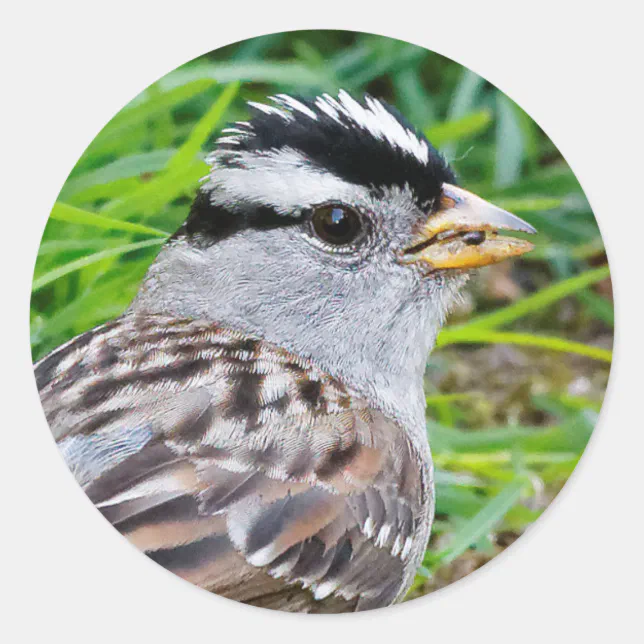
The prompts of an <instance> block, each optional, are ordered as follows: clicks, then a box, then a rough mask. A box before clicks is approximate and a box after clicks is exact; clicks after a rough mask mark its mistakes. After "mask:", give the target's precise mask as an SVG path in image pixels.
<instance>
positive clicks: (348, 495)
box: [31, 31, 613, 613]
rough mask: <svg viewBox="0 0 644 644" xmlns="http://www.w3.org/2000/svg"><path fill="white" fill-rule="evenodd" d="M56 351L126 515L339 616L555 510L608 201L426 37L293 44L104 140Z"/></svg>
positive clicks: (54, 326) (189, 67) (594, 351)
mask: <svg viewBox="0 0 644 644" xmlns="http://www.w3.org/2000/svg"><path fill="white" fill-rule="evenodd" d="M31 337H32V343H33V356H34V361H35V376H36V380H37V384H38V389H39V392H40V398H41V401H42V405H43V409H44V412H45V416H46V418H47V421H48V423H49V426H50V428H51V431H52V433H53V435H54V437H55V440H56V442H57V445H58V447H59V449H60V452H61V454H62V456H63V458H64V460H65V462H66V464H67V466H68V467H69V469H70V470H71V472H72V474H73V476H74V477H75V478H76V480H77V481H78V484H79V485H80V486H82V488H83V490H84V491H85V493H86V494H87V496H88V497H89V498H90V499H91V501H92V502H93V504H94V505H95V506H96V509H97V510H98V511H99V512H100V513H101V514H102V515H103V516H104V517H105V519H106V520H107V522H109V523H111V524H112V526H113V527H114V528H116V529H117V530H118V531H119V532H120V533H121V534H122V535H123V536H124V537H125V538H126V539H128V540H129V541H130V542H131V543H133V544H134V545H135V546H136V547H137V548H139V549H140V550H141V552H142V553H144V554H145V555H146V556H148V557H149V558H150V559H152V560H153V561H155V562H157V563H158V564H159V565H161V566H163V567H164V568H166V569H168V570H170V571H171V572H173V573H175V574H176V575H177V576H178V577H181V578H182V579H184V580H187V581H189V582H192V583H193V584H196V585H197V586H200V587H202V588H204V589H205V590H208V591H211V592H213V593H216V594H219V595H222V596H224V597H227V598H230V599H234V600H237V601H240V602H244V603H246V604H249V605H253V606H258V607H264V608H271V609H276V610H282V611H289V612H305V613H336V612H354V611H363V610H370V609H374V608H381V607H386V606H389V605H392V604H395V603H398V602H402V601H408V600H410V599H413V598H417V597H420V596H423V595H426V594H428V593H431V592H432V591H434V590H436V589H439V588H441V587H444V586H446V585H448V584H450V583H452V582H454V581H456V580H458V579H460V578H462V577H464V576H466V575H467V574H469V573H470V572H472V571H473V570H475V569H477V568H479V567H481V566H482V565H484V564H485V563H486V562H488V561H489V560H490V559H492V558H493V557H495V556H496V555H497V554H499V553H500V552H501V551H503V550H504V549H505V548H507V547H508V546H510V545H511V544H513V543H514V541H516V540H517V539H519V538H520V536H521V535H522V534H523V533H524V532H525V530H526V529H527V528H528V527H529V526H530V525H531V524H532V523H533V522H534V521H536V520H538V518H539V516H540V515H541V513H542V512H543V511H544V509H545V508H546V507H547V506H548V504H549V503H550V502H551V501H552V499H553V498H554V497H555V496H556V494H557V493H558V492H559V490H560V489H561V487H562V486H563V485H564V483H565V482H566V480H567V479H568V477H569V476H570V475H571V473H572V471H573V469H574V468H575V466H576V464H577V462H578V460H579V458H580V457H581V455H582V453H583V451H584V448H585V447H586V444H587V442H588V440H589V439H590V436H591V433H592V431H593V428H594V425H595V422H596V419H597V414H598V412H599V409H600V406H601V403H602V397H603V394H604V391H605V388H606V383H607V379H608V375H609V369H610V360H611V346H612V337H613V306H612V293H611V282H610V275H609V269H608V264H607V259H606V255H605V252H604V248H603V245H602V238H601V235H600V233H599V230H598V227H597V224H596V222H595V219H594V216H593V213H592V210H591V208H590V206H589V204H588V202H587V200H586V198H585V196H584V193H583V191H582V189H581V187H580V186H579V184H578V182H577V180H576V179H575V176H574V174H573V172H572V170H571V169H570V168H569V167H568V165H567V164H566V162H565V160H564V159H563V158H562V156H561V154H560V153H559V152H558V150H557V148H556V147H555V145H554V144H553V143H552V142H551V141H550V139H549V138H548V137H547V136H546V135H545V134H544V133H543V132H542V131H541V129H540V128H539V126H538V125H537V124H536V123H535V122H534V121H533V120H532V119H531V118H530V117H529V116H528V115H527V114H526V113H525V112H523V111H522V110H521V108H520V107H519V106H517V105H516V104H515V103H514V102H513V101H512V100H511V99H510V98H509V97H508V96H506V95H505V94H504V93H503V92H502V91H500V90H499V89H497V88H496V87H494V86H492V85H491V84H490V83H488V82H486V81H485V80H484V79H483V78H481V77H480V76H478V75H477V74H475V73H474V72H472V71H470V70H468V69H465V68H463V67H461V66H460V65H458V64H457V63H455V62H453V61H451V60H449V59H446V58H444V57H442V56H439V55H438V54H435V53H433V52H431V51H428V50H426V49H423V48H420V47H417V46H414V45H411V44H408V43H405V42H401V41H397V40H392V39H389V38H385V37H381V36H375V35H370V34H362V33H353V32H340V31H306V32H285V33H276V34H272V35H269V36H262V37H259V38H256V39H252V40H248V41H244V42H240V43H237V44H234V45H231V46H228V47H225V48H222V49H218V50H216V51H212V52H209V53H207V54H204V55H203V56H201V57H200V58H198V59H195V60H193V61H191V62H189V63H187V64H185V65H183V66H181V67H179V68H177V69H176V70H174V71H171V72H170V73H169V74H167V75H166V76H164V77H163V78H161V79H159V80H158V81H157V82H156V83H154V84H153V85H151V86H150V87H148V88H146V89H144V90H143V91H142V92H141V94H139V95H138V96H136V97H135V98H134V99H133V100H132V101H131V102H130V103H129V104H128V105H126V106H125V107H124V108H123V109H122V110H121V111H120V112H119V113H118V114H116V115H115V116H114V118H113V119H112V120H111V121H110V122H109V123H108V124H107V125H106V126H105V127H104V128H103V129H102V130H101V131H100V132H99V134H98V135H97V136H96V138H95V139H94V140H93V141H92V142H91V143H90V144H89V146H88V147H87V149H86V150H85V152H84V154H83V155H82V157H81V158H80V159H79V160H78V162H77V163H76V165H75V167H74V168H73V169H72V170H71V172H70V175H69V177H68V179H67V181H66V182H65V184H64V186H63V187H62V189H61V191H60V195H59V197H58V199H57V201H56V203H55V204H54V206H53V209H52V212H51V216H50V218H49V221H48V224H47V227H46V230H45V232H44V235H43V239H42V243H41V246H40V251H39V254H38V261H37V264H36V268H35V275H34V280H33V296H32V300H31ZM61 529H65V527H64V526H61ZM71 529H72V528H71V526H70V530H71ZM74 529H75V530H77V529H78V528H77V527H76V528H74ZM106 529H107V528H106ZM168 579H170V577H168ZM168 583H170V581H169V582H168Z"/></svg>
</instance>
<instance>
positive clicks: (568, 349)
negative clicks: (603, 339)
mask: <svg viewBox="0 0 644 644" xmlns="http://www.w3.org/2000/svg"><path fill="white" fill-rule="evenodd" d="M481 343H483V344H488V343H489V344H517V345H521V346H524V347H538V348H540V349H549V350H551V351H561V352H563V353H576V354H577V355H580V356H585V357H587V358H592V359H593V360H602V361H604V362H611V361H612V358H613V353H612V351H609V350H608V349H601V348H599V347H591V346H589V345H587V344H583V343H581V342H573V341H571V340H565V339H564V338H555V337H552V336H545V335H531V334H530V333H512V332H509V331H488V330H486V329H478V328H469V327H468V328H463V329H449V330H447V332H445V331H443V332H441V333H440V335H439V336H438V339H437V341H436V346H437V347H445V346H447V345H449V344H481Z"/></svg>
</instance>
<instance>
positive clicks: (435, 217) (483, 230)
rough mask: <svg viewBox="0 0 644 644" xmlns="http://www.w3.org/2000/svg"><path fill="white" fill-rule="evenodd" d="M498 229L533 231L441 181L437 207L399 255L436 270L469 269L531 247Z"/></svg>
mask: <svg viewBox="0 0 644 644" xmlns="http://www.w3.org/2000/svg"><path fill="white" fill-rule="evenodd" d="M500 230H516V231H519V232H523V233H536V232H537V231H536V230H535V229H534V228H533V227H532V226H531V225H530V224H528V223H526V222H525V221H523V220H522V219H519V218H518V217H516V216H515V215H512V214H511V213H509V212H507V211H505V210H503V209H501V208H498V207H497V206H494V205H492V204H491V203H489V202H487V201H484V200H483V199H481V198H480V197H477V196H476V195H474V194H472V193H471V192H468V191H467V190H463V189H462V188H458V187H457V186H453V185H451V184H449V183H445V184H443V191H442V196H441V199H440V204H439V207H438V210H437V211H435V212H434V213H432V215H431V216H430V217H429V219H428V220H427V221H426V222H425V223H424V224H423V225H422V227H421V229H420V230H419V231H418V233H417V235H416V237H415V238H414V240H413V241H412V244H411V246H410V247H408V248H407V249H406V250H405V254H404V257H403V259H404V261H405V262H407V263H424V264H428V265H429V267H430V268H431V269H436V270H442V269H447V268H455V269H469V268H477V267H479V266H487V265H488V264H496V263H497V262H501V261H503V260H504V259H508V258H510V257H518V256H519V255H523V254H524V253H527V252H529V251H531V250H532V249H533V248H534V246H533V245H532V244H531V243H530V242H528V241H525V240H523V239H516V238H513V237H505V236H499V234H498V232H499V231H500Z"/></svg>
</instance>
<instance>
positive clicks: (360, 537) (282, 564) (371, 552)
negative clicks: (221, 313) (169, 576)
mask: <svg viewBox="0 0 644 644" xmlns="http://www.w3.org/2000/svg"><path fill="white" fill-rule="evenodd" d="M36 377H37V381H38V386H39V390H40V394H41V400H42V402H43V407H44V409H45V413H46V416H47V419H48V421H49V423H50V426H51V428H52V432H53V433H54V435H55V436H56V439H57V441H58V444H59V446H60V448H61V450H62V451H63V454H64V456H65V458H66V460H67V462H68V464H69V466H70V468H71V469H72V471H73V472H74V473H75V475H76V476H77V478H78V480H79V482H80V483H81V484H82V485H83V487H84V489H85V491H86V492H87V494H88V495H89V496H90V498H91V499H92V501H93V502H94V503H95V504H96V505H97V507H98V508H99V510H100V511H101V512H102V513H103V514H104V516H105V517H106V518H107V519H108V520H109V521H110V522H111V523H112V524H113V525H114V526H115V527H116V528H117V529H118V530H119V531H120V532H121V533H123V534H124V535H125V536H127V537H128V538H129V539H130V540H131V541H132V542H133V543H134V544H135V545H137V547H139V548H140V549H141V550H143V551H144V552H145V553H146V554H147V555H148V556H149V557H150V558H152V559H153V560H155V561H157V562H158V563H159V564H161V565H163V566H164V567H166V568H168V569H169V570H171V571H173V572H175V573H176V574H178V575H179V576H181V577H183V578H184V579H187V580H189V581H192V582H193V583H195V584H197V585H200V586H202V587H204V588H207V589H208V590H212V591H213V592H216V593H218V594H221V595H224V596H227V597H231V598H233V599H237V600H240V601H244V602H247V603H251V604H255V605H258V606H265V607H269V608H278V609H281V610H289V611H303V612H344V611H350V610H364V609H369V608H375V607H377V606H382V605H387V604H389V603H391V602H392V601H394V600H395V599H396V597H397V596H398V595H399V593H400V592H401V589H404V585H405V583H406V580H407V579H408V578H409V575H410V574H411V573H413V568H414V566H415V565H416V563H417V561H416V554H417V553H418V552H419V550H420V549H421V548H422V546H424V544H423V543H419V541H418V540H419V539H420V540H422V538H423V537H422V535H423V534H424V531H423V530H422V529H421V528H420V527H419V523H420V522H421V521H423V520H424V519H426V518H427V512H428V509H427V506H428V504H429V503H430V501H431V500H430V498H429V491H428V489H427V484H426V479H425V475H424V474H423V472H422V471H421V465H420V463H421V460H420V458H419V456H418V455H417V454H416V453H415V452H414V450H413V449H412V448H411V446H410V444H409V443H408V441H407V439H406V438H405V435H404V432H403V431H402V430H401V429H400V428H399V427H398V426H396V425H395V424H394V423H393V422H391V421H389V420H388V419H387V418H385V417H384V416H383V415H382V414H381V413H380V412H378V411H376V410H374V409H373V408H371V407H370V406H369V405H367V404H366V403H365V401H363V400H362V399H361V398H360V397H358V396H355V395H352V393H351V392H349V391H347V390H346V388H345V387H343V386H342V385H341V383H339V382H338V381H337V380H334V379H333V378H331V377H330V376H328V375H327V374H325V373H324V372H321V371H320V370H319V369H317V368H316V367H315V366H314V365H312V364H311V363H309V362H307V361H305V360H302V359H300V358H298V357H297V356H294V355H292V354H290V353H288V352H286V351H284V350H282V349H279V348H278V347H275V346H273V345H271V344H269V343H266V342H264V341H261V340H259V339H257V338H249V337H247V336H244V335H243V334H241V333H238V332H235V331H231V330H228V329H224V328H220V327H216V326H214V325H213V324H212V323H209V322H203V321H194V320H176V319H170V318H165V317H161V316H148V317H144V318H142V317H135V316H127V317H124V318H121V319H119V320H117V321H115V322H113V323H110V324H108V325H105V326H104V327H99V328H98V329H95V330H93V331H91V332H89V333H88V334H85V335H83V336H79V337H78V338H76V339H75V340H74V341H72V342H71V343H68V344H67V345H65V346H64V347H62V348H61V349H59V350H57V351H56V352H54V353H52V354H50V355H49V356H47V357H46V358H45V359H44V360H42V361H41V362H40V363H38V364H37V365H36ZM419 534H420V535H421V536H419Z"/></svg>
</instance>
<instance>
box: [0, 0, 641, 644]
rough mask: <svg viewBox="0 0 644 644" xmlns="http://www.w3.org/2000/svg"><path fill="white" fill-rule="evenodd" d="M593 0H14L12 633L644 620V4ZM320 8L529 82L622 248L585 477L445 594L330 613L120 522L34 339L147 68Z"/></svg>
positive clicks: (7, 383)
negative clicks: (70, 228) (102, 140)
mask: <svg viewBox="0 0 644 644" xmlns="http://www.w3.org/2000/svg"><path fill="white" fill-rule="evenodd" d="M592 4H593V5H594V6H592V7H591V3H588V2H575V1H570V0H568V1H565V0H559V2H548V1H545V0H541V1H538V2H537V1H535V0H528V1H525V2H516V1H515V2H495V1H493V0H479V1H478V2H466V3H463V2H456V1H454V0H451V1H447V0H442V1H441V2H422V3H416V4H415V6H414V4H412V3H411V2H403V1H400V0H398V1H396V2H395V3H387V4H384V3H376V2H375V1H371V2H349V1H348V0H345V1H344V2H331V1H329V0H326V1H324V2H318V3H314V2H303V1H302V0H300V1H299V2H277V0H273V1H272V2H271V1H270V0H265V1H264V2H261V3H253V2H250V0H245V1H242V2H236V3H231V2H225V1H224V2H221V1H219V2H218V1H217V0H211V1H210V2H201V3H197V2H192V1H187V0H182V1H181V2H177V1H176V0H175V1H174V2H165V3H163V2H161V1H157V2H147V1H146V2H143V1H135V0H130V1H129V2H118V1H111V2H85V3H82V2H64V1H62V0H58V1H56V2H51V3H47V4H46V3H44V2H31V3H21V4H18V3H16V2H12V3H11V5H10V9H9V8H5V9H4V14H5V15H4V17H3V19H2V22H3V29H2V31H3V36H2V38H1V39H0V46H1V47H2V53H3V56H2V67H3V74H2V88H3V90H2V92H3V98H2V101H1V103H0V105H1V107H0V109H2V119H1V121H0V123H2V126H3V128H2V129H3V133H2V137H1V138H0V144H1V148H0V159H1V160H2V162H3V163H2V166H3V169H2V182H1V185H2V192H1V194H2V237H1V240H2V241H1V243H2V252H1V253H0V259H1V261H2V264H3V266H2V268H1V270H0V275H1V276H2V296H3V301H4V303H5V304H4V306H3V307H2V308H3V315H2V325H3V327H2V335H1V336H0V338H1V339H2V368H1V369H0V373H1V374H2V379H3V382H2V387H1V389H0V391H2V397H3V402H2V422H1V425H0V427H1V431H2V436H1V438H2V443H1V450H2V451H1V460H0V474H1V476H2V485H1V486H0V490H1V493H2V528H1V530H0V539H1V540H2V548H1V550H0V553H1V555H2V559H1V563H0V576H1V580H2V584H1V586H0V587H1V588H2V589H3V590H4V592H5V593H6V594H5V596H4V598H3V599H2V600H1V604H0V605H1V606H2V613H3V617H2V618H0V628H1V629H2V630H3V631H6V636H5V637H4V638H3V639H4V641H11V642H23V641H25V642H26V641H29V642H31V641H34V642H41V641H44V642H50V641H64V642H69V643H75V642H83V643H84V644H85V643H88V644H89V643H92V644H93V643H95V642H99V643H100V642H134V641H142V642H148V641H155V642H191V641H192V642H222V641H226V640H229V641H235V642H237V641H246V640H249V641H250V640H251V639H254V640H255V641H257V642H262V643H264V642H278V641H279V642H293V641H298V642H300V641H306V643H307V644H309V643H314V642H329V641H333V642H340V641H342V642H345V641H346V642H351V641H353V642H359V643H360V644H362V643H363V642H367V641H369V642H371V641H383V642H384V641H389V642H392V641H393V642H401V643H402V642H408V641H419V642H423V643H425V642H427V643H434V642H437V641H439V640H443V641H449V642H521V643H525V642H546V641H547V642H565V641H582V640H583V641H600V640H605V639H606V638H610V639H611V640H612V641H615V642H620V643H621V642H632V641H640V642H641V641H642V639H641V637H642V632H643V631H644V628H643V626H642V620H641V617H640V611H641V609H642V594H643V593H642V572H643V567H642V559H643V557H644V544H643V539H642V536H643V535H642V521H641V514H640V513H641V510H642V492H643V489H642V488H643V486H642V469H643V468H644V464H643V463H644V461H643V456H642V448H643V447H644V445H643V441H642V435H643V434H644V422H643V420H642V409H643V406H644V390H643V387H642V368H643V367H642V358H643V357H644V356H643V355H642V354H643V351H642V346H643V343H644V341H643V340H642V333H643V329H644V327H643V324H642V316H643V313H644V311H643V307H642V292H643V289H642V278H643V270H642V262H644V208H643V200H642V169H643V163H642V142H643V141H642V119H643V117H642V96H641V93H642V73H641V64H642V53H643V51H642V46H641V44H638V41H639V42H640V43H641V34H640V33H639V30H640V28H641V16H640V17H639V18H638V17H637V16H636V11H637V9H638V4H639V3H635V2H624V1H621V0H614V1H613V2H610V3H592ZM9 11H12V12H13V15H9ZM305 27H306V28H322V27H326V28H345V29H355V30H362V31H371V32H375V33H381V34H384V35H387V36H393V37H397V38H401V39H403V40H408V41H411V42H414V43H417V44H420V45H424V46H426V47H428V48H430V49H433V50H435V51H437V52H439V53H441V54H443V55H446V56H449V57H451V58H453V59H455V60H457V61H458V62H460V63H462V64H463V65H466V66H468V67H470V68H472V69H473V70H474V71H476V72H478V73H479V74H481V75H483V76H484V77H485V78H487V79H488V80H490V81H492V82H493V83H495V84H496V85H498V86H499V87H500V88H501V89H502V90H503V91H505V92H506V93H507V94H509V95H510V97H512V98H513V99H514V100H515V101H517V102H518V103H519V105H521V106H522V107H523V108H524V109H525V110H526V111H527V112H528V113H529V114H530V115H531V116H532V117H533V118H535V119H536V120H537V121H538V122H539V124H540V125H541V126H542V127H543V128H544V129H545V131H546V132H547V133H548V135H549V136H550V137H551V138H552V139H553V141H554V142H555V143H556V144H557V145H558V147H559V149H560V150H561V151H562V152H563V154H564V156H565V157H566V159H567V160H568V162H569V163H570V165H571V166H572V168H573V169H574V171H575V172H576V174H577V176H578V177H579V179H580V181H581V183H582V185H583V187H584V189H585V190H586V192H587V195H588V197H589V199H590V202H591V204H592V205H593V208H594V210H595V213H596V215H597V218H598V220H599V224H600V226H601V229H602V232H603V234H604V237H605V242H606V246H607V248H608V251H609V259H610V262H611V268H612V275H613V280H614V286H615V297H616V309H617V322H618V328H617V334H616V359H615V364H614V368H613V374H612V377H611V383H610V386H609V392H608V395H607V399H606V404H605V408H604V410H603V412H602V415H601V420H600V423H599V425H598V427H597V430H596V432H595V435H594V437H593V439H592V441H591V444H590V446H589V448H588V450H587V453H586V455H585V456H584V458H583V460H582V462H581V464H580V466H579V467H578V468H577V471H576V472H575V474H574V475H573V478H572V479H571V482H570V483H569V485H568V486H567V487H566V489H565V490H564V492H563V493H562V494H561V495H560V497H559V498H558V499H557V500H556V502H555V503H554V504H553V506H552V507H551V508H550V509H549V510H548V511H547V513H546V515H545V517H544V518H543V519H542V520H540V521H539V522H538V523H537V525H536V526H535V527H534V528H532V529H531V530H530V533H529V534H528V535H526V536H524V537H523V538H521V539H520V540H519V542H518V544H517V545H515V546H514V547H512V548H511V549H510V550H509V551H508V552H506V553H504V555H502V556H500V557H498V558H497V559H496V560H494V562H492V563H491V564H488V565H487V566H485V568H484V569H483V570H482V571H481V572H478V573H476V574H474V575H471V576H470V577H469V578H467V579H466V580H464V581H462V582H460V583H457V584H455V585H452V586H451V587H449V588H448V589H446V590H443V591H441V592H439V593H436V594H434V595H432V596H431V597H427V598H424V599H421V600H417V601H414V602H412V603H408V604H405V605H403V606H398V607H395V608H391V609H387V610H384V611H375V612H371V613H366V614H360V615H353V616H338V617H324V618H316V617H309V616H289V615H285V614H278V613H272V612H269V611H261V610H257V609H251V608H249V607H246V606H242V605H239V604H236V603H234V602H230V601H226V600H223V599H221V598H218V597H215V596H212V595H209V594H207V593H205V592H203V591H201V590H199V589H197V588H194V587H192V586H190V585H189V584H187V583H184V582H181V581H180V580H178V579H176V578H174V577H173V576H171V575H170V574H169V573H167V572H166V571H164V570H163V569H161V568H160V567H158V566H156V565H155V564H153V563H152V562H150V561H148V560H147V559H146V558H145V557H143V556H141V555H140V554H139V553H138V552H137V551H135V550H134V549H133V548H132V547H130V546H129V545H128V544H127V543H126V542H125V540H124V539H122V538H121V537H120V536H119V535H118V534H117V533H116V531H114V530H112V529H109V528H108V527H107V525H106V524H105V522H104V520H103V519H102V518H101V517H100V516H99V514H98V512H96V511H95V510H94V509H93V508H92V507H91V505H90V503H89V501H88V500H87V499H86V498H85V496H84V495H83V493H82V492H81V491H80V489H79V488H78V487H77V485H76V483H75V482H74V481H73V480H72V477H71V475H70V474H69V473H68V472H67V470H66V468H65V466H64V465H63V463H62V461H61V460H60V458H59V457H58V455H57V453H56V450H55V447H54V444H53V441H52V439H51V437H50V436H49V433H48V430H47V427H46V424H45V421H44V417H43V415H42V412H41V410H40V405H39V402H38V398H37V394H36V389H35V385H34V382H33V378H32V375H31V366H30V354H29V345H28V335H29V329H28V305H29V291H30V288H29V286H30V280H31V273H32V268H33V264H34V260H35V256H36V252H37V248H38V243H39V238H40V234H41V232H42V229H43V226H44V224H45V221H46V219H47V216H48V213H49V211H50V209H51V206H52V204H53V202H54V200H55V197H56V194H57V192H58V190H59V188H60V187H61V186H62V184H63V182H64V180H65V177H66V175H67V173H68V172H69V170H70V169H71V168H72V166H73V164H74V162H75V161H76V159H77V158H78V157H79V156H80V154H81V153H82V151H83V149H84V148H85V147H86V146H87V144H88V143H89V142H90V141H91V140H92V138H93V137H94V136H95V135H96V133H97V132H98V131H99V129H100V128H101V127H102V126H103V125H104V124H105V123H106V122H107V120H108V119H109V118H110V117H111V116H113V115H114V114H115V113H116V112H117V111H118V110H119V109H120V108H121V107H122V106H123V105H124V103H126V102H127V101H128V100H129V99H131V98H132V97H133V96H134V95H135V94H137V93H138V92H139V91H140V90H142V89H143V88H144V87H145V86H147V85H148V84H150V83H151V82H153V81H154V80H156V79H157V78H158V77H159V76H162V75H163V74H165V73H167V72H168V71H170V70H171V69H173V68H175V67H176V66H177V65H179V64H182V63H184V62H186V61H187V60H189V59H191V58H193V57H195V56H198V55H200V54H202V53H204V52H206V51H209V50H211V49H214V48H216V47H218V46H221V45H223V44H227V43H229V42H233V41H236V40H240V39H243V38H247V37H250V36H254V35H259V34H261V33H267V32H271V31H281V30H289V29H297V28H305ZM7 199H8V202H7ZM7 300H8V301H7ZM7 636H8V637H7Z"/></svg>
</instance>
